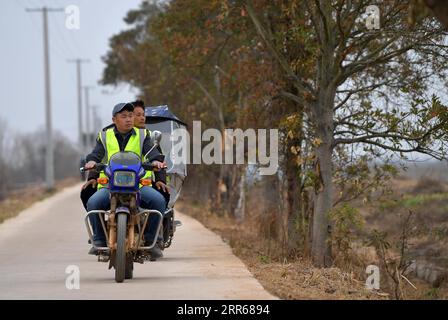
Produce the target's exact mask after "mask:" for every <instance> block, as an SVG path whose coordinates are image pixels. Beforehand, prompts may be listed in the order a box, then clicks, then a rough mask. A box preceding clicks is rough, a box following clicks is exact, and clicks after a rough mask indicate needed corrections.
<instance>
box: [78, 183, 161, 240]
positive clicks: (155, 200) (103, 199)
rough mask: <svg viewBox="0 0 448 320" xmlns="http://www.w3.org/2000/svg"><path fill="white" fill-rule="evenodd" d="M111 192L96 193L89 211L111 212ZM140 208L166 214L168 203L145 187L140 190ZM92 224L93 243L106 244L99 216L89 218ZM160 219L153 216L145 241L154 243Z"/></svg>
mask: <svg viewBox="0 0 448 320" xmlns="http://www.w3.org/2000/svg"><path fill="white" fill-rule="evenodd" d="M109 196H110V192H109V189H107V188H102V189H100V190H98V191H97V192H95V193H94V194H93V195H92V196H91V197H90V199H89V201H88V202H87V211H91V210H109V209H110V199H109ZM140 196H141V201H140V207H142V208H144V209H151V210H158V211H160V213H162V216H163V215H164V214H165V208H166V202H165V199H164V197H163V196H162V195H161V194H160V193H159V192H157V191H156V190H154V189H153V188H151V187H147V186H144V187H142V188H140ZM89 220H90V224H91V225H92V229H93V241H94V242H95V244H97V243H99V242H103V243H104V242H105V241H106V236H105V234H104V230H103V227H102V226H101V220H100V218H99V216H98V215H97V214H95V215H90V216H89ZM159 220H160V217H159V216H158V215H155V214H151V215H150V216H149V218H148V223H147V224H146V229H145V231H144V235H145V240H147V241H150V242H152V241H153V239H154V238H155V237H156V236H157V235H156V232H157V226H158V224H159Z"/></svg>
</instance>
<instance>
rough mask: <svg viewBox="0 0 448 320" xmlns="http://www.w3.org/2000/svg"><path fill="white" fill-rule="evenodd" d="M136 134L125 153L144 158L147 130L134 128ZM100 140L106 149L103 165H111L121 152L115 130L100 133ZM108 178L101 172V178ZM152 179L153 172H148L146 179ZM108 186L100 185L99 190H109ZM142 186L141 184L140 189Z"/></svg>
mask: <svg viewBox="0 0 448 320" xmlns="http://www.w3.org/2000/svg"><path fill="white" fill-rule="evenodd" d="M132 130H134V132H135V134H132V135H131V137H130V138H129V141H128V143H127V144H126V147H125V148H124V151H130V152H134V153H135V154H138V155H139V156H140V157H141V158H142V157H143V155H142V151H143V142H144V141H145V138H146V132H147V131H146V130H145V129H137V128H133V129H132ZM98 138H99V139H100V141H101V143H102V144H103V147H104V151H105V153H104V158H103V160H102V161H101V162H102V163H105V164H107V163H109V160H110V158H111V157H112V156H113V155H114V154H116V153H118V152H120V145H119V144H118V140H117V137H116V136H115V132H114V128H110V129H107V130H106V131H100V133H99V134H98ZM103 177H106V175H105V173H104V171H101V172H100V178H103ZM151 177H152V171H146V174H145V176H144V177H143V178H144V179H150V178H151ZM107 187H108V184H104V185H103V184H98V190H99V189H101V188H107ZM141 187H142V185H141V184H140V188H141Z"/></svg>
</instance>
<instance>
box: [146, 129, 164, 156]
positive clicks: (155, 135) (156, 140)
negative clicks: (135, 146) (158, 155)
mask: <svg viewBox="0 0 448 320" xmlns="http://www.w3.org/2000/svg"><path fill="white" fill-rule="evenodd" d="M160 140H162V132H160V131H158V130H154V131H153V132H152V133H151V143H152V144H153V146H152V148H151V149H149V151H148V152H147V153H146V154H145V159H147V158H148V155H149V154H150V153H151V151H152V150H153V149H154V148H156V147H158V146H159V145H160Z"/></svg>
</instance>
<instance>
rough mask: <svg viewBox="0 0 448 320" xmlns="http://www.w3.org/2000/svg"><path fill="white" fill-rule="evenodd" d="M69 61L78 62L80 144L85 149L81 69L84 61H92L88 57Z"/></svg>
mask: <svg viewBox="0 0 448 320" xmlns="http://www.w3.org/2000/svg"><path fill="white" fill-rule="evenodd" d="M67 62H69V63H76V75H77V92H78V139H79V146H80V148H81V150H84V149H85V145H84V143H83V141H84V140H83V138H82V136H83V135H82V127H83V125H82V92H81V88H82V69H81V64H82V63H87V62H90V60H86V59H80V58H77V59H72V60H67Z"/></svg>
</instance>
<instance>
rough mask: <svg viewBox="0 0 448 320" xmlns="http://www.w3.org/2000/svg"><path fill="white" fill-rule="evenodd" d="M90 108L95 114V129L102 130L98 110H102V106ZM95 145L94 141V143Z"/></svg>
mask: <svg viewBox="0 0 448 320" xmlns="http://www.w3.org/2000/svg"><path fill="white" fill-rule="evenodd" d="M90 108H91V109H92V113H93V128H94V130H95V129H98V130H100V128H101V119H100V118H99V116H98V112H97V110H98V109H100V106H97V105H94V106H90ZM92 143H93V141H92Z"/></svg>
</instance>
